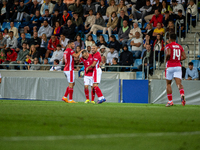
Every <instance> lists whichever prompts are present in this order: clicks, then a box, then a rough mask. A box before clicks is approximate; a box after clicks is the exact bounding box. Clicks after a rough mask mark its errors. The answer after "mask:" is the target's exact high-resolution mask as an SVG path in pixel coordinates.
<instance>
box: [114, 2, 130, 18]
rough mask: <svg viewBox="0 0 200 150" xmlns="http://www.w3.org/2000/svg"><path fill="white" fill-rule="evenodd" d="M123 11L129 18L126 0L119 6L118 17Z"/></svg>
mask: <svg viewBox="0 0 200 150" xmlns="http://www.w3.org/2000/svg"><path fill="white" fill-rule="evenodd" d="M121 10H123V11H124V12H125V15H127V16H128V12H127V7H126V5H125V1H124V0H121V1H120V3H119V5H118V9H117V15H118V16H120V12H121Z"/></svg>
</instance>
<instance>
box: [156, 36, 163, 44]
mask: <svg viewBox="0 0 200 150" xmlns="http://www.w3.org/2000/svg"><path fill="white" fill-rule="evenodd" d="M157 35H159V36H160V41H161V42H162V40H163V36H162V35H161V34H157ZM157 42H158V39H157V36H156V43H157Z"/></svg>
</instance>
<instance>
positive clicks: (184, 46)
mask: <svg viewBox="0 0 200 150" xmlns="http://www.w3.org/2000/svg"><path fill="white" fill-rule="evenodd" d="M186 48H187V50H188V51H187V53H186V56H187V64H188V63H189V61H190V60H189V59H190V47H189V45H183V49H184V51H185V52H186V50H185V49H186ZM182 62H183V63H182V66H184V67H185V60H183V61H182Z"/></svg>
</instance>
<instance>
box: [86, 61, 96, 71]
mask: <svg viewBox="0 0 200 150" xmlns="http://www.w3.org/2000/svg"><path fill="white" fill-rule="evenodd" d="M96 64H97V62H96V61H93V63H92V64H91V65H90V66H89V67H87V68H86V72H88V70H89V69H90V68H94V67H95V66H96Z"/></svg>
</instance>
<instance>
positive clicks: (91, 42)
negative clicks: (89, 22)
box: [85, 34, 95, 47]
mask: <svg viewBox="0 0 200 150" xmlns="http://www.w3.org/2000/svg"><path fill="white" fill-rule="evenodd" d="M94 45H95V42H94V40H93V37H92V35H91V34H90V35H88V37H87V39H86V41H85V46H86V47H88V46H90V47H92V46H94Z"/></svg>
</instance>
